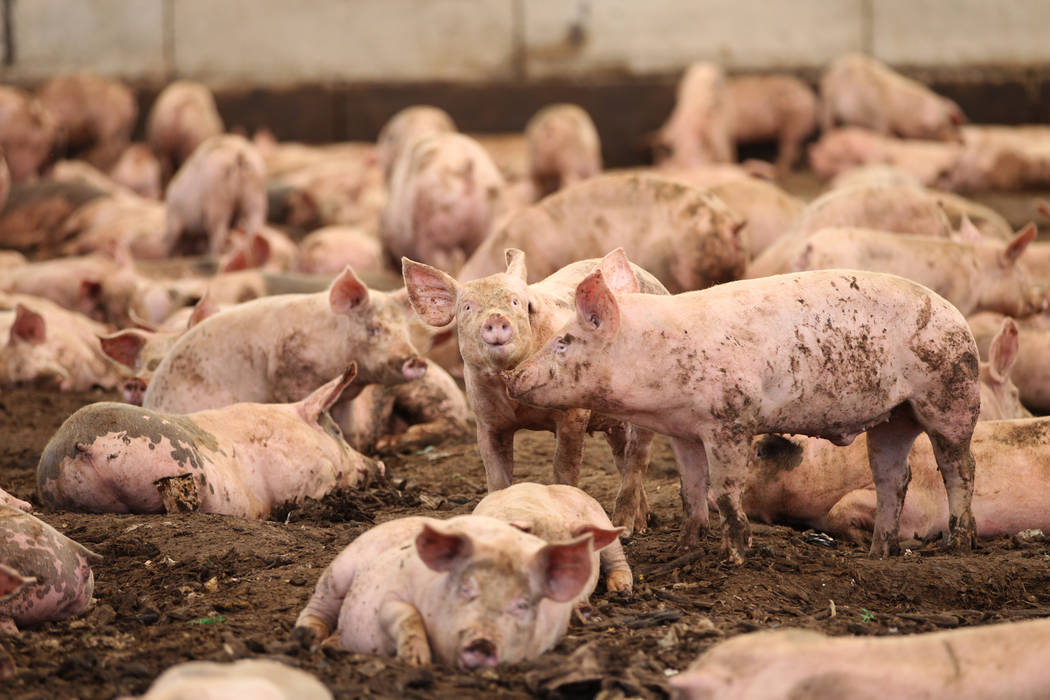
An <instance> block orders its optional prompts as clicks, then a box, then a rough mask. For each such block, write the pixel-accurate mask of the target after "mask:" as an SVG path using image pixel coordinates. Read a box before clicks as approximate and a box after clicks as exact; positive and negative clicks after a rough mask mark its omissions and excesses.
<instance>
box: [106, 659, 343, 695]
mask: <svg viewBox="0 0 1050 700" xmlns="http://www.w3.org/2000/svg"><path fill="white" fill-rule="evenodd" d="M136 698H138V699H139V700H188V699H189V698H199V699H200V700H213V699H216V700H217V699H218V698H252V699H253V700H332V693H331V692H329V690H328V688H326V687H325V686H324V684H323V683H321V681H319V680H317V679H316V678H315V677H313V676H312V675H310V674H309V673H307V672H306V671H300V670H299V669H297V668H294V667H292V666H289V665H288V664H284V663H281V662H279V661H271V660H270V659H241V660H239V661H234V662H233V663H216V662H214V661H187V662H184V663H181V664H179V665H177V666H172V667H171V668H169V669H167V670H166V671H164V673H162V674H160V675H159V676H157V679H156V680H155V681H153V684H152V685H150V687H149V691H148V692H147V693H146V694H145V695H142V696H135V697H128V696H123V697H118V698H117V700H136Z"/></svg>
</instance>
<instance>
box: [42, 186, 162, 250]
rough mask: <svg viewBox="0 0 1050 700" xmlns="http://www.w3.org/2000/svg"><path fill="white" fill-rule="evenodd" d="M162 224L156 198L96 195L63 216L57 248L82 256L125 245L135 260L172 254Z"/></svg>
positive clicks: (160, 211) (160, 205) (159, 204)
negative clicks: (60, 241) (64, 217)
mask: <svg viewBox="0 0 1050 700" xmlns="http://www.w3.org/2000/svg"><path fill="white" fill-rule="evenodd" d="M165 226H166V224H165V212H164V205H163V204H161V203H160V202H157V201H155V200H152V199H146V198H145V197H138V196H116V197H99V198H98V199H94V200H92V201H90V202H88V203H86V204H84V205H83V206H81V207H79V208H77V209H76V211H74V212H73V213H72V214H71V215H70V216H69V217H68V218H66V220H65V222H64V223H63V224H62V226H61V228H60V234H59V235H60V236H61V238H62V240H63V243H62V244H61V245H60V246H59V248H58V252H59V253H60V254H62V255H66V256H82V255H91V254H94V253H100V254H106V253H107V252H109V251H114V250H118V249H121V248H126V249H127V252H128V253H129V254H130V256H131V257H133V258H135V259H136V260H162V259H165V258H168V257H170V256H171V255H172V252H173V250H174V243H175V241H173V240H171V238H170V237H169V236H168V235H167V232H166V230H165Z"/></svg>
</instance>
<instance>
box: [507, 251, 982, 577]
mask: <svg viewBox="0 0 1050 700" xmlns="http://www.w3.org/2000/svg"><path fill="white" fill-rule="evenodd" d="M575 302H576V316H575V319H573V320H572V321H570V322H569V323H568V324H567V325H565V326H563V327H562V328H561V329H560V330H558V331H557V332H555V333H554V335H553V337H552V338H551V340H550V341H549V342H548V343H547V344H546V345H545V346H544V347H543V348H541V349H540V350H539V351H537V352H536V353H535V354H534V355H532V356H531V357H530V358H529V359H528V360H526V361H525V362H524V363H522V364H520V365H519V366H518V368H517V369H516V370H513V371H512V372H511V373H510V376H509V378H508V390H509V393H510V395H511V396H512V397H513V398H515V399H517V400H519V401H523V402H525V403H528V404H532V405H537V406H543V407H547V408H569V407H577V406H579V407H585V408H590V409H593V410H595V411H601V412H602V413H606V414H608V415H610V416H612V417H614V418H618V419H620V420H624V421H630V422H632V423H636V424H638V425H640V426H642V427H645V428H647V429H649V430H653V431H656V432H660V433H664V434H666V435H669V436H670V437H671V439H672V447H673V448H674V451H675V457H676V458H677V460H678V467H679V471H680V473H681V476H682V502H683V505H684V507H685V522H684V523H683V524H682V535H681V539H680V544H681V545H682V546H684V547H696V546H697V543H698V541H699V537H700V533H701V532H703V531H705V530H706V529H707V526H708V508H707V498H706V497H707V489H708V483H710V486H711V489H712V491H713V494H714V500H715V503H716V504H717V506H718V509H719V512H720V514H721V515H722V521H723V526H722V541H723V550H724V551H725V552H726V553H727V554H728V556H729V559H730V560H731V561H734V562H742V561H743V555H744V551H745V549H746V548H747V547H749V546H750V542H751V532H750V528H749V526H748V522H747V516H746V515H745V513H744V511H743V509H742V507H741V492H742V488H743V484H744V482H745V480H746V478H747V473H748V456H749V454H750V451H751V440H752V438H753V437H754V436H755V435H756V434H759V433H768V432H776V433H799V434H804V435H812V436H816V437H824V438H826V439H828V440H831V441H832V442H835V443H836V444H848V443H849V442H850V441H852V440H853V438H855V437H856V436H857V435H859V434H860V433H862V432H865V431H867V433H868V445H869V449H868V458H869V461H870V465H871V471H872V474H873V475H874V477H875V480H876V482H877V483H878V484H879V496H880V499H879V512H878V517H877V518H876V522H875V534H874V537H873V539H872V546H871V554H872V556H887V555H889V554H895V553H897V552H898V551H899V542H898V526H899V523H898V520H897V517H896V515H897V514H898V513H899V512H900V504H901V502H902V501H903V499H904V494H905V492H906V490H907V484H908V470H907V451H908V449H909V448H910V447H911V444H912V443H913V442H914V440H915V437H916V436H917V435H918V434H919V433H922V432H925V433H927V434H928V435H929V436H930V438H931V439H932V440H933V442H934V445H935V447H936V450H937V457H938V459H937V464H938V467H939V468H940V470H941V473H942V474H943V475H944V484H945V489H946V491H947V492H948V503H949V507H950V512H951V531H952V533H951V534H952V537H953V538H954V540H955V544H956V546H958V547H961V548H964V549H967V548H969V547H970V546H971V545H972V542H973V538H974V524H973V513H972V511H971V508H970V499H971V494H972V492H973V456H972V455H971V454H970V435H971V434H972V432H973V426H974V423H976V421H977V416H978V413H979V412H980V409H981V395H980V388H979V384H978V358H977V347H976V345H975V343H974V341H973V335H972V334H971V333H970V329H969V328H968V327H967V326H966V321H965V319H964V318H963V317H962V314H960V313H959V312H958V310H957V309H955V307H953V306H952V305H951V304H949V303H948V302H947V301H946V300H944V299H943V298H941V297H940V296H938V295H936V294H934V293H932V292H930V291H929V290H928V289H926V288H924V287H922V286H920V285H918V284H916V283H914V282H911V281H909V280H905V279H903V278H900V277H895V276H893V275H883V274H878V273H870V272H861V271H853V270H849V271H845V270H839V271H818V272H803V273H796V274H788V275H778V276H775V277H766V278H762V279H758V280H744V281H741V282H731V283H729V284H724V285H718V286H716V287H712V288H710V289H705V290H703V291H699V292H689V293H686V294H679V295H677V296H670V297H664V296H657V295H652V294H616V293H614V292H613V291H612V290H611V289H610V287H609V286H608V284H607V283H606V282H605V278H604V275H603V273H602V271H601V270H600V269H597V270H595V271H594V272H592V273H591V274H590V275H588V276H587V277H586V278H585V279H584V280H583V281H582V282H581V283H580V284H579V286H578V287H577V288H576V299H575ZM643 355H644V357H645V358H648V360H647V361H645V362H639V361H638V358H639V357H640V356H643ZM668 377H673V378H674V381H673V382H668ZM709 470H710V472H709Z"/></svg>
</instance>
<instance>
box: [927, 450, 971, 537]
mask: <svg viewBox="0 0 1050 700" xmlns="http://www.w3.org/2000/svg"><path fill="white" fill-rule="evenodd" d="M927 432H928V434H929V436H930V442H931V443H933V455H934V457H935V458H936V459H937V469H938V471H940V473H941V479H943V480H944V489H945V491H947V492H948V535H947V537H946V544H951V545H952V547H954V548H955V549H957V550H959V551H964V552H968V551H970V550H971V549H972V548H973V547H974V545H976V544H977V524H976V523H975V521H974V518H973V509H972V503H973V474H974V459H973V453H972V452H971V451H970V438H966V439H965V440H961V441H956V442H952V441H950V440H949V439H948V438H946V437H944V436H943V435H941V434H939V433H935V432H930V431H927Z"/></svg>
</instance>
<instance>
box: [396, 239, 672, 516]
mask: <svg viewBox="0 0 1050 700" xmlns="http://www.w3.org/2000/svg"><path fill="white" fill-rule="evenodd" d="M506 256H507V269H506V272H504V273H500V274H496V275H490V276H488V277H484V278H482V279H478V280H473V281H471V282H466V283H460V282H457V281H456V280H454V279H452V278H451V277H449V276H448V275H446V274H444V273H443V272H441V271H440V270H436V269H434V268H432V267H429V266H427V265H420V264H419V263H416V262H413V261H411V260H407V259H406V260H404V261H403V265H404V276H405V287H406V288H407V289H408V295H409V299H410V300H411V302H412V307H413V308H414V309H415V310H416V313H418V314H419V315H420V316H421V317H422V318H423V320H424V321H426V322H427V323H429V324H430V325H432V326H438V327H442V326H447V325H449V324H450V323H452V322H455V326H456V333H457V336H458V340H459V350H460V354H461V355H462V357H463V366H464V371H463V376H464V380H465V382H466V385H467V399H468V400H469V401H470V406H471V408H472V409H473V410H474V415H475V418H476V420H477V426H478V450H479V451H480V452H481V459H482V462H483V463H484V465H485V480H486V482H487V485H488V489H489V491H493V490H496V489H502V488H506V487H507V486H510V484H511V480H512V478H513V475H514V434H515V433H516V432H517V431H518V430H523V429H530V430H552V431H554V433H555V435H556V436H557V439H558V446H557V448H556V452H555V455H554V479H555V481H557V482H558V483H562V484H570V485H572V486H575V485H576V484H577V483H578V482H579V477H580V463H581V460H582V456H583V437H584V432H586V431H588V430H591V431H593V430H601V431H602V432H604V433H605V436H606V439H607V440H608V442H609V447H610V448H611V449H612V452H613V459H614V460H615V462H616V466H617V468H618V469H619V472H620V477H621V483H620V493H619V495H618V496H617V499H616V507H615V509H614V511H613V522H614V523H616V524H617V525H621V526H624V527H625V528H626V529H627V530H628V531H629V532H631V531H634V530H635V529H638V530H641V529H644V528H645V527H646V521H647V516H648V510H649V509H648V505H647V502H646V498H645V490H644V486H643V483H642V480H643V478H644V477H645V472H646V470H647V469H648V466H649V464H648V462H649V446H650V444H651V441H652V434H651V433H649V432H648V431H638V430H636V429H635V428H634V427H633V426H629V425H626V424H623V423H620V422H619V421H615V420H607V419H606V418H604V417H602V416H597V415H591V412H590V411H587V410H581V409H580V408H578V407H571V408H568V409H567V410H553V411H552V410H547V409H536V408H532V407H530V406H526V405H524V404H521V403H519V402H518V401H515V400H514V399H512V398H510V397H509V396H508V395H507V384H506V380H505V379H504V377H503V376H502V374H501V373H502V372H503V371H505V370H510V369H513V368H514V367H516V366H518V364H519V363H521V362H522V361H524V360H525V358H527V357H528V356H529V355H531V354H532V353H534V352H536V350H538V349H540V348H542V347H543V345H544V344H545V343H546V342H547V340H548V338H550V337H551V333H552V332H553V331H554V329H556V328H558V327H560V326H561V325H562V324H564V323H565V322H566V321H567V320H568V319H569V318H570V317H571V315H572V298H573V290H574V288H575V286H576V284H577V283H578V282H579V281H580V280H581V279H583V278H584V277H585V276H586V275H587V274H588V273H590V272H591V271H592V270H594V269H596V268H598V267H600V268H602V269H603V270H605V272H606V274H607V275H608V277H609V279H611V280H613V283H614V284H616V285H617V288H619V289H622V290H624V291H637V290H639V289H644V290H645V291H646V292H649V293H653V294H667V290H666V289H664V287H663V286H662V285H661V284H660V283H659V282H658V281H657V280H656V279H655V278H653V277H652V275H650V274H648V273H647V272H645V271H644V270H642V269H641V268H640V267H637V266H631V265H630V263H628V261H627V258H626V256H625V255H624V253H623V250H622V249H617V250H615V251H613V252H612V253H610V254H609V255H608V256H606V257H605V258H604V259H602V260H600V261H599V260H583V261H580V262H577V263H573V264H571V265H567V266H566V267H564V268H562V269H561V270H559V271H558V272H556V273H554V274H553V275H551V276H550V277H548V278H547V279H545V280H542V281H540V282H536V283H535V284H532V285H527V284H526V280H527V277H528V274H527V272H526V269H525V256H524V254H523V253H522V252H521V251H519V250H514V249H511V250H508V251H507V253H506Z"/></svg>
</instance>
